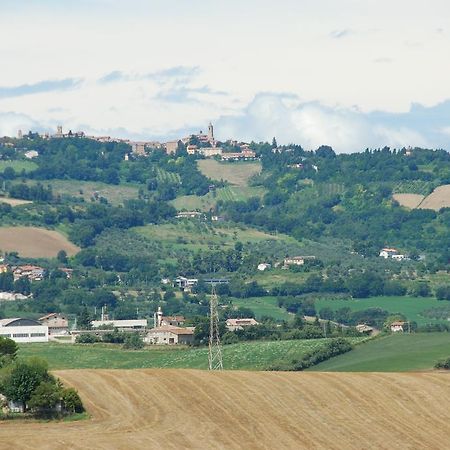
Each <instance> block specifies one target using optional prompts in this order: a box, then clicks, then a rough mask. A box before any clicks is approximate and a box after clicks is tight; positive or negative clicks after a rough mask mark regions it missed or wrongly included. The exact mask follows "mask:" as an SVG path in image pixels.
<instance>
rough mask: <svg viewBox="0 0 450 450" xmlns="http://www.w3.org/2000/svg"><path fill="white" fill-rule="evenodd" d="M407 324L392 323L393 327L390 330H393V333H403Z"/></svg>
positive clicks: (400, 322)
mask: <svg viewBox="0 0 450 450" xmlns="http://www.w3.org/2000/svg"><path fill="white" fill-rule="evenodd" d="M405 323H406V322H402V321H400V320H398V321H396V322H392V323H391V326H390V329H391V331H392V332H393V333H397V332H398V331H402V332H403V331H405V330H404V328H403V327H404V325H405Z"/></svg>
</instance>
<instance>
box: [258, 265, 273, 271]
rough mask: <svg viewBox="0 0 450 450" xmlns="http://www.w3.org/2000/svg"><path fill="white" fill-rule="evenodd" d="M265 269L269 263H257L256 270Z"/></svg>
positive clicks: (268, 266) (268, 267)
mask: <svg viewBox="0 0 450 450" xmlns="http://www.w3.org/2000/svg"><path fill="white" fill-rule="evenodd" d="M267 269H270V264H268V263H260V264H258V270H260V271H261V272H264V271H265V270H267Z"/></svg>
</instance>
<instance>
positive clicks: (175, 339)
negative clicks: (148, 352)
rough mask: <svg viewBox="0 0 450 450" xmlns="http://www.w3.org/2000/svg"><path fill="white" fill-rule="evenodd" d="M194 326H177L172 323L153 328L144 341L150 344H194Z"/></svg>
mask: <svg viewBox="0 0 450 450" xmlns="http://www.w3.org/2000/svg"><path fill="white" fill-rule="evenodd" d="M194 330H195V328H194V327H187V328H181V327H175V326H171V325H166V326H161V327H157V328H152V329H151V330H150V331H149V332H148V333H147V336H146V337H145V338H144V342H146V343H148V344H163V345H174V344H192V343H193V342H194Z"/></svg>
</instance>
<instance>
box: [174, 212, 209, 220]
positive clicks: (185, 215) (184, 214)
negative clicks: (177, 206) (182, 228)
mask: <svg viewBox="0 0 450 450" xmlns="http://www.w3.org/2000/svg"><path fill="white" fill-rule="evenodd" d="M202 216H203V213H201V212H199V211H180V212H179V213H178V214H177V215H176V216H175V217H176V218H177V219H197V218H200V217H202Z"/></svg>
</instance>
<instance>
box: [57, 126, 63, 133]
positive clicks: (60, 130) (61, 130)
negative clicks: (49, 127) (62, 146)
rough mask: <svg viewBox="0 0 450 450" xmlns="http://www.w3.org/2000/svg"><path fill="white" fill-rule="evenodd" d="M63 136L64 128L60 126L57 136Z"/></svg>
mask: <svg viewBox="0 0 450 450" xmlns="http://www.w3.org/2000/svg"><path fill="white" fill-rule="evenodd" d="M62 134H63V128H62V125H58V126H57V127H56V135H57V136H62Z"/></svg>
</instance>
